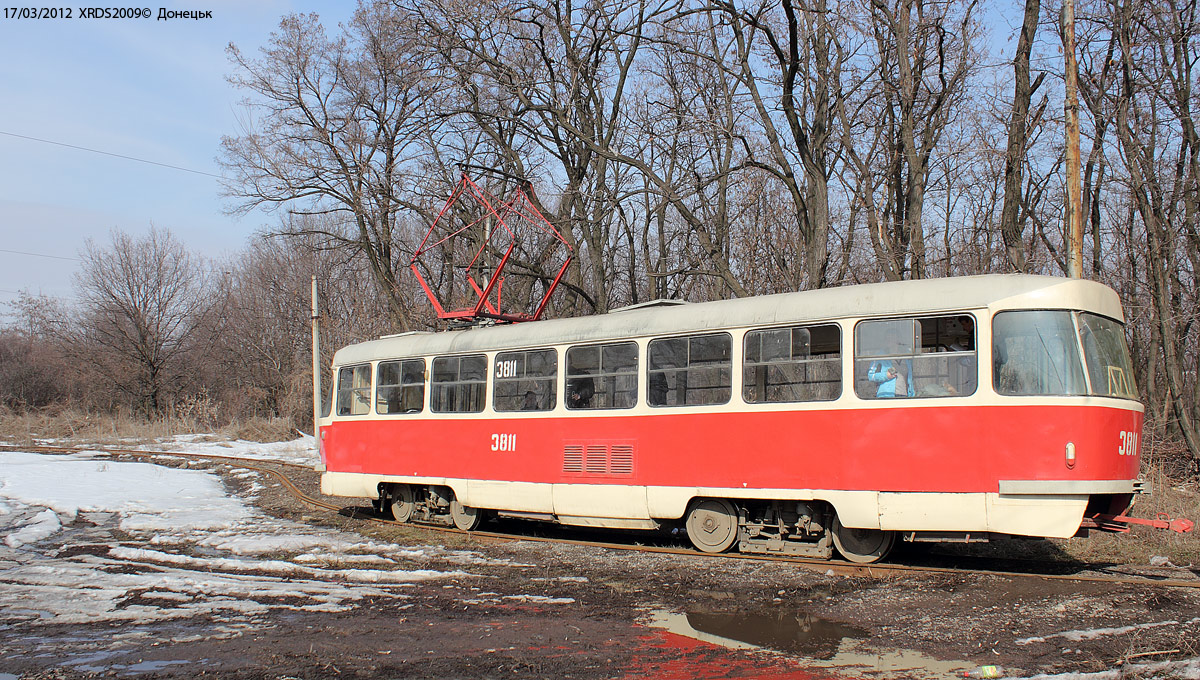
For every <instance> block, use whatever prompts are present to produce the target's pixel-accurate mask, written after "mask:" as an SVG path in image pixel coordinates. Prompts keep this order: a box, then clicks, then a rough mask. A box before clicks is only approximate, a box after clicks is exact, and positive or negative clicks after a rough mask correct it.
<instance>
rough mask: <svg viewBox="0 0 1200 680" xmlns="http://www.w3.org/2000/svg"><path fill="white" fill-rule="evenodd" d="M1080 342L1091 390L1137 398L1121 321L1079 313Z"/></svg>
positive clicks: (1098, 392)
mask: <svg viewBox="0 0 1200 680" xmlns="http://www.w3.org/2000/svg"><path fill="white" fill-rule="evenodd" d="M1079 343H1080V344H1081V345H1082V346H1083V360H1084V365H1085V366H1086V367H1087V373H1088V381H1089V382H1090V383H1091V387H1092V389H1091V393H1092V394H1095V395H1099V396H1102V397H1118V398H1121V399H1137V386H1136V385H1134V383H1133V366H1132V365H1131V364H1130V361H1129V349H1128V347H1126V345H1125V332H1124V329H1122V328H1121V324H1119V323H1117V322H1116V321H1113V320H1112V319H1109V318H1106V317H1103V316H1097V315H1095V314H1086V313H1085V314H1080V315H1079Z"/></svg>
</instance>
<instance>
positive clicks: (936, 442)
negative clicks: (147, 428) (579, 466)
mask: <svg viewBox="0 0 1200 680" xmlns="http://www.w3.org/2000/svg"><path fill="white" fill-rule="evenodd" d="M322 430H323V435H324V441H323V449H324V454H325V461H326V466H327V469H328V470H329V471H331V472H358V473H368V474H373V475H397V476H415V477H449V478H459V479H486V480H495V481H512V482H535V483H573V484H580V483H595V484H629V485H638V486H689V487H690V486H700V487H744V488H748V489H757V488H772V489H779V488H798V489H837V490H870V491H895V492H943V493H946V492H949V493H954V492H959V493H962V492H985V493H996V491H997V485H998V481H999V480H1129V479H1136V477H1137V473H1138V462H1139V457H1138V455H1136V453H1135V455H1124V454H1125V453H1127V451H1126V452H1123V451H1122V450H1121V448H1120V447H1121V443H1122V439H1121V432H1134V433H1137V436H1138V437H1139V439H1140V434H1141V430H1142V414H1141V413H1139V412H1137V411H1132V410H1125V409H1119V408H1109V407H1100V406H1044V405H1038V406H1033V405H1030V406H953V407H923V408H911V407H909V408H873V409H862V410H819V411H771V412H725V413H666V412H664V413H662V414H649V415H646V414H638V415H629V416H608V417H586V416H576V417H546V418H510V419H500V418H496V419H478V418H462V419H454V418H447V417H445V416H441V417H439V418H438V419H437V420H432V419H429V418H426V417H407V416H406V417H398V418H388V419H363V420H350V419H340V420H338V421H335V422H333V423H331V424H329V425H327V426H326V427H324V428H322ZM493 435H506V436H507V435H515V442H513V440H508V439H506V440H504V441H505V442H513V444H514V445H512V446H511V448H513V449H514V450H495V451H494V450H492V448H493V446H494V445H496V443H497V440H496V439H494V438H493ZM573 442H574V443H583V444H586V443H589V442H592V443H596V444H611V443H614V442H616V443H630V444H633V445H634V447H635V453H634V464H633V469H632V474H629V475H590V476H589V475H586V474H572V473H567V472H564V469H563V447H564V444H567V443H573ZM1068 442H1071V443H1073V444H1074V445H1075V450H1076V464H1075V466H1074V467H1073V468H1068V467H1067V465H1066V457H1065V449H1066V444H1067V443H1068ZM500 448H504V445H501V447H500Z"/></svg>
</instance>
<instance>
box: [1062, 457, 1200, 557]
mask: <svg viewBox="0 0 1200 680" xmlns="http://www.w3.org/2000/svg"><path fill="white" fill-rule="evenodd" d="M1164 470H1165V467H1164V466H1163V465H1161V464H1158V463H1155V462H1154V461H1150V462H1148V463H1146V464H1144V465H1143V469H1142V476H1143V478H1144V479H1146V481H1148V482H1149V483H1150V493H1149V494H1148V495H1144V496H1140V497H1138V498H1137V499H1136V500H1135V503H1134V506H1133V508H1132V509H1131V510H1130V511H1129V514H1130V515H1131V516H1133V517H1141V518H1145V519H1153V518H1154V517H1156V516H1157V515H1158V513H1160V512H1161V513H1166V514H1167V515H1169V516H1170V517H1172V518H1180V517H1182V518H1184V519H1190V520H1192V521H1193V522H1197V523H1198V524H1200V483H1198V482H1197V480H1196V479H1195V478H1192V479H1190V480H1186V481H1184V480H1179V479H1172V478H1171V477H1170V476H1168V475H1167V474H1166V472H1165V471H1164ZM1056 542H1057V543H1059V545H1060V546H1061V547H1062V549H1063V550H1064V551H1065V552H1066V553H1068V554H1069V555H1071V556H1072V557H1075V558H1078V559H1082V560H1088V561H1112V562H1120V563H1125V564H1147V563H1148V562H1149V561H1150V558H1151V557H1154V556H1160V557H1166V558H1167V559H1168V560H1170V561H1171V562H1172V563H1173V564H1176V565H1179V566H1185V565H1189V564H1191V565H1200V526H1198V527H1197V528H1196V529H1193V530H1192V532H1191V533H1188V534H1179V533H1176V532H1174V531H1167V530H1164V529H1155V528H1151V527H1137V526H1135V527H1133V528H1132V529H1130V531H1129V533H1126V534H1107V533H1100V532H1093V533H1092V535H1091V536H1090V537H1088V538H1072V539H1067V540H1065V541H1056Z"/></svg>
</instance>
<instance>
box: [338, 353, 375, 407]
mask: <svg viewBox="0 0 1200 680" xmlns="http://www.w3.org/2000/svg"><path fill="white" fill-rule="evenodd" d="M370 412H371V365H370V364H363V365H361V366H346V367H344V368H342V369H341V370H339V371H338V390H337V413H338V415H339V416H361V415H363V414H364V413H370Z"/></svg>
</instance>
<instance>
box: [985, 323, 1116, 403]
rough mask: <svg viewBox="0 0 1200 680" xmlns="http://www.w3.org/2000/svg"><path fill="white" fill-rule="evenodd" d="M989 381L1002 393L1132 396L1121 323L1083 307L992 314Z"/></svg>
mask: <svg viewBox="0 0 1200 680" xmlns="http://www.w3.org/2000/svg"><path fill="white" fill-rule="evenodd" d="M1085 367H1086V373H1085ZM992 383H993V384H994V385H995V388H996V392H998V393H1000V394H1005V395H1043V396H1072V395H1086V394H1092V395H1097V396H1105V397H1119V398H1123V399H1136V398H1137V390H1136V388H1135V387H1134V384H1133V369H1132V367H1131V365H1130V361H1129V351H1128V349H1126V345H1125V334H1124V331H1123V329H1122V327H1121V324H1119V323H1117V322H1116V321H1113V320H1112V319H1108V318H1105V317H1102V316H1097V315H1095V314H1087V313H1075V312H1067V311H1020V312H1001V313H999V314H997V315H996V317H995V318H994V319H993V321H992Z"/></svg>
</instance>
